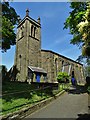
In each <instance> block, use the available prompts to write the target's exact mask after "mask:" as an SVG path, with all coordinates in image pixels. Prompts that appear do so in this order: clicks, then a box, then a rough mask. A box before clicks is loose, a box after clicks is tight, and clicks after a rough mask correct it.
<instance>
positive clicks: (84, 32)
mask: <svg viewBox="0 0 90 120" xmlns="http://www.w3.org/2000/svg"><path fill="white" fill-rule="evenodd" d="M83 18H84V21H83V22H80V23H79V24H78V25H77V28H78V31H79V32H80V33H81V37H82V41H83V43H84V44H83V45H82V55H83V56H86V57H90V3H87V10H86V13H85V14H84V16H83Z"/></svg>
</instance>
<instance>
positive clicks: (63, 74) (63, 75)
mask: <svg viewBox="0 0 90 120" xmlns="http://www.w3.org/2000/svg"><path fill="white" fill-rule="evenodd" d="M57 80H58V82H59V83H62V82H68V80H69V75H68V74H67V73H66V72H59V73H58V76H57Z"/></svg>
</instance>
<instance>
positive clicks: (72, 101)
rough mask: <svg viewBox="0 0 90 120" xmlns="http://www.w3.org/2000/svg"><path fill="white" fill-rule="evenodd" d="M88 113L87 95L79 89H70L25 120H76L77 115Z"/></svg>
mask: <svg viewBox="0 0 90 120" xmlns="http://www.w3.org/2000/svg"><path fill="white" fill-rule="evenodd" d="M85 113H88V95H87V93H85V92H82V90H81V88H80V89H78V90H77V89H76V88H73V87H71V88H70V90H69V91H67V92H65V93H64V94H63V95H61V96H60V97H59V98H57V99H56V100H54V101H53V102H51V103H50V104H48V105H47V106H45V107H43V108H42V109H40V110H37V111H36V112H34V113H32V114H31V115H29V116H27V118H78V115H79V114H85Z"/></svg>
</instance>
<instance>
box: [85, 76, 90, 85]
mask: <svg viewBox="0 0 90 120" xmlns="http://www.w3.org/2000/svg"><path fill="white" fill-rule="evenodd" d="M86 83H87V85H90V77H89V76H87V77H86Z"/></svg>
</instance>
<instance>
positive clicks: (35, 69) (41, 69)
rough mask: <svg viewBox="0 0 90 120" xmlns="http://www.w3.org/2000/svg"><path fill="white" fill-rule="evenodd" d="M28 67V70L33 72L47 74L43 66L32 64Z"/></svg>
mask: <svg viewBox="0 0 90 120" xmlns="http://www.w3.org/2000/svg"><path fill="white" fill-rule="evenodd" d="M28 68H30V70H31V71H33V72H38V73H45V74H47V72H46V71H45V70H44V69H43V68H39V67H33V66H28Z"/></svg>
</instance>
